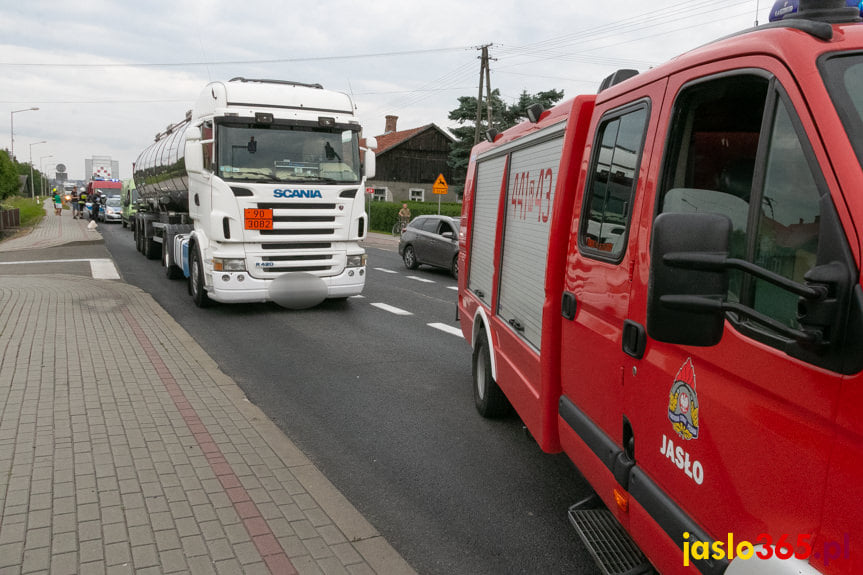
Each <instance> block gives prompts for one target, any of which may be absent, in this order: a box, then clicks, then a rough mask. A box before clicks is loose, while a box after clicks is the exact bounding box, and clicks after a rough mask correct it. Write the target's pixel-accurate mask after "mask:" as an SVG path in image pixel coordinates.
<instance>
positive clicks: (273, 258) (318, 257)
mask: <svg viewBox="0 0 863 575" xmlns="http://www.w3.org/2000/svg"><path fill="white" fill-rule="evenodd" d="M331 259H333V254H308V255H304V256H264V257H262V258H261V261H265V262H305V261H314V260H331Z"/></svg>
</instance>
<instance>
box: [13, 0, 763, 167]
mask: <svg viewBox="0 0 863 575" xmlns="http://www.w3.org/2000/svg"><path fill="white" fill-rule="evenodd" d="M772 3H773V2H772V1H771V0H742V1H737V0H724V1H717V0H690V1H687V2H684V1H679V0H655V1H653V2H637V1H634V0H615V1H614V2H601V1H596V0H575V1H572V2H563V1H560V0H554V1H552V0H530V1H526V0H468V1H455V0H431V1H429V0H423V1H422V2H417V1H415V0H374V1H372V2H356V1H352V2H348V1H345V0H315V1H311V0H310V1H307V2H299V1H297V0H287V1H285V0H282V1H276V0H244V1H239V2H238V1H236V0H232V1H223V0H147V1H146V2H129V1H128V0H113V1H108V0H76V1H75V2H68V1H53V0H51V1H48V0H0V149H3V148H5V149H7V150H9V149H10V148H11V146H12V142H11V134H12V133H14V154H15V157H16V158H17V159H18V161H19V162H30V161H31V158H32V164H33V165H34V166H35V167H36V169H40V168H44V171H45V172H46V173H47V174H48V175H49V176H53V173H54V168H55V166H56V165H57V164H63V165H64V166H65V167H66V172H67V174H68V177H69V178H70V179H75V180H80V179H84V177H85V174H84V160H85V159H87V158H91V157H93V156H110V157H111V158H112V159H113V160H116V161H118V162H119V166H120V174H119V176H120V177H121V178H128V177H130V176H131V171H132V163H133V162H134V161H135V159H136V158H137V156H138V154H139V153H140V152H141V151H142V150H143V149H144V148H146V147H147V146H148V145H149V144H150V143H151V142H152V141H153V138H154V136H155V135H156V133H158V132H160V131H162V130H164V129H165V128H166V127H167V126H168V125H170V124H173V123H176V122H178V121H180V120H181V119H182V118H183V117H184V115H185V113H186V111H187V110H189V109H190V108H191V107H192V104H193V102H194V100H195V99H196V98H197V95H198V94H199V93H200V91H201V90H202V89H203V88H204V86H206V84H207V83H208V82H211V81H226V80H230V79H231V78H234V77H237V76H242V77H246V78H268V79H278V80H292V81H298V82H305V83H320V84H322V85H323V86H324V87H325V88H327V89H331V90H337V91H340V92H345V93H347V94H350V95H351V96H352V98H353V101H354V104H355V106H356V108H357V113H358V115H359V119H360V122H361V124H362V126H363V135H364V136H377V135H380V134H382V133H383V132H384V122H385V117H386V116H387V115H394V116H398V124H397V129H399V130H404V129H409V128H415V127H419V126H424V125H427V124H430V123H434V124H437V125H438V126H440V127H441V128H445V129H446V128H451V127H455V126H457V124H455V123H454V122H453V121H451V120H449V119H448V114H449V112H450V111H451V110H453V109H455V108H457V107H458V98H459V97H460V96H473V97H476V95H477V91H478V88H479V71H480V60H479V56H480V47H481V46H482V45H490V47H489V55H490V57H491V58H492V61H491V87H492V88H493V89H498V90H500V94H501V96H502V97H503V99H504V101H506V102H507V103H513V102H515V101H516V100H517V99H518V97H519V95H520V94H521V93H522V92H525V91H526V92H528V93H536V92H540V91H545V90H551V89H556V90H563V91H564V94H565V96H564V97H565V98H571V97H574V96H576V95H578V94H583V93H595V92H596V90H597V88H598V86H599V83H600V82H601V81H602V79H603V78H604V77H605V76H607V75H609V74H611V73H612V72H614V71H615V70H617V69H620V68H634V69H636V70H639V71H644V70H647V69H649V68H650V67H653V66H656V65H658V64H661V63H662V62H665V61H667V60H669V59H671V58H673V57H674V56H676V55H677V54H680V53H682V52H685V51H687V50H691V49H693V48H696V47H698V46H699V45H702V44H704V43H706V42H708V41H710V40H713V39H716V38H719V37H722V36H724V35H727V34H730V33H733V32H736V31H739V30H743V29H746V28H749V27H751V26H753V25H754V24H755V23H756V21H757V22H758V23H762V24H763V23H765V22H766V21H767V15H768V13H769V10H770V7H771V5H772ZM34 107H37V108H39V109H38V110H29V108H34ZM19 110H22V111H19ZM40 142H44V143H40Z"/></svg>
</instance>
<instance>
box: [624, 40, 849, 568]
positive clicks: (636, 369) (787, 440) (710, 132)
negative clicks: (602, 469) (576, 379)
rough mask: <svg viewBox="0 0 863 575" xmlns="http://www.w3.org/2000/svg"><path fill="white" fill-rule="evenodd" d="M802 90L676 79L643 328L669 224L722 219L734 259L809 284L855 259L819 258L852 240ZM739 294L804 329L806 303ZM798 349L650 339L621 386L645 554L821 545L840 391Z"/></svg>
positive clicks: (715, 67)
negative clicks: (657, 542) (687, 545)
mask: <svg viewBox="0 0 863 575" xmlns="http://www.w3.org/2000/svg"><path fill="white" fill-rule="evenodd" d="M797 86H798V85H797V82H796V81H795V80H794V79H793V78H792V77H790V75H789V74H788V72H787V70H786V68H785V67H784V66H781V65H780V64H779V63H777V62H775V61H774V60H772V59H770V58H766V57H760V56H758V57H756V56H753V57H748V58H740V59H737V60H734V61H730V60H726V61H717V62H715V63H712V64H709V65H705V66H703V67H701V69H697V70H692V69H690V70H686V71H685V72H683V73H681V74H679V75H678V76H671V77H670V78H669V83H668V91H667V94H668V96H667V98H666V102H665V109H664V110H663V111H662V116H661V117H662V118H663V124H662V125H661V126H660V132H659V133H657V137H656V140H655V146H656V151H655V152H654V153H653V154H652V157H653V159H654V161H657V162H661V164H658V165H657V166H656V168H655V169H654V168H651V175H650V184H649V185H651V188H653V189H654V190H655V191H656V194H657V198H656V200H655V201H653V200H652V201H650V202H646V203H644V204H643V205H642V206H641V209H642V210H643V212H642V216H641V218H640V221H641V222H642V223H643V226H644V228H643V229H642V230H640V231H639V233H638V238H637V244H636V245H634V246H630V247H631V248H632V247H634V248H635V249H634V250H633V252H635V253H639V254H644V257H643V259H642V260H641V261H640V262H639V265H638V267H637V269H636V272H635V273H634V274H633V283H632V290H633V291H632V300H631V305H630V320H632V321H635V322H636V323H639V324H642V325H648V322H647V318H646V310H647V305H648V304H647V301H648V292H649V289H650V286H651V283H650V282H651V280H652V278H651V275H650V273H651V272H650V271H649V270H651V269H652V268H649V267H648V266H649V265H652V264H654V263H656V262H650V264H648V262H647V260H648V259H649V257H652V256H648V254H650V253H651V252H650V250H651V246H652V241H653V239H654V238H652V234H653V232H652V230H651V228H650V227H649V226H652V224H653V221H654V218H655V217H656V216H657V215H658V214H665V213H676V214H695V213H704V212H708V213H718V214H722V215H723V216H725V217H727V218H728V220H730V223H731V234H730V241H729V242H728V244H729V256H730V257H734V258H741V259H745V260H748V261H750V262H751V263H753V264H755V265H756V266H759V267H761V268H764V269H768V270H770V271H771V272H774V273H777V274H779V275H781V276H784V277H786V278H788V279H790V280H792V281H794V282H798V283H800V284H805V283H806V281H807V280H806V279H804V275H806V273H807V272H809V271H810V270H811V269H813V268H814V267H815V266H817V265H821V264H822V263H827V262H828V261H835V260H841V259H843V257H844V256H843V255H842V253H843V249H841V247H839V246H838V244H837V246H836V248H834V246H833V245H828V246H826V247H825V246H819V239H821V238H823V237H825V230H826V229H827V227H828V226H835V227H836V228H838V229H839V235H840V236H841V235H842V234H841V224H839V223H838V222H839V218H838V217H837V216H836V212H835V208H834V207H833V203H832V202H831V200H830V197H831V191H830V188H831V187H834V186H835V185H836V184H835V179H834V176H833V175H832V174H831V173H830V172H829V165H828V166H827V167H826V169H825V165H824V164H820V163H819V161H818V158H819V157H820V158H825V157H827V155H826V153H825V152H824V150H823V149H822V148H821V146H822V142H821V141H820V139H819V136H818V132H817V130H816V129H815V127H814V123H813V120H812V118H811V117H810V116H809V115H808V106H807V104H806V99H805V98H804V97H803V95H802V94H801V93H800V92H799V90H798V87H797ZM654 178H655V179H654ZM654 183H655V185H652V184H654ZM698 233H705V232H704V231H703V230H701V231H700V232H696V233H695V234H694V236H697V235H698ZM830 236H831V237H832V238H836V235H835V234H834V233H833V232H831V233H830ZM843 239H844V237H843ZM683 243H684V245H685V243H686V242H685V241H684V242H683ZM694 243H696V242H695V241H694V238H693V241H692V242H691V244H694ZM824 243H825V244H826V243H827V242H824ZM829 243H830V244H833V243H834V242H832V241H831V242H829ZM839 243H841V242H839ZM687 249H694V248H687ZM831 250H832V251H833V253H829V252H830V251H831ZM844 251H846V252H847V249H845V250H844ZM656 259H660V258H659V257H657V258H656ZM851 267H853V264H852V266H851ZM727 278H728V291H727V294H724V296H723V297H724V299H725V300H726V301H730V302H738V303H740V304H743V305H745V306H748V307H750V308H752V309H754V310H756V311H758V312H760V313H762V314H765V315H767V316H769V317H770V318H772V319H773V320H775V321H776V322H779V323H781V324H783V325H785V326H788V327H790V328H793V329H800V326H799V324H798V321H797V313H798V302H799V296H797V295H795V294H793V293H790V292H789V291H788V290H786V289H782V288H780V287H777V286H776V285H774V284H771V283H768V282H767V281H764V280H762V279H756V278H755V277H754V276H752V275H750V274H745V273H743V272H739V271H734V270H732V271H729V272H728V275H727ZM648 327H649V325H648ZM793 347H794V344H793V342H792V341H791V338H790V337H788V336H787V335H784V334H782V333H779V332H777V331H775V330H774V329H771V328H770V327H767V326H765V325H763V324H760V323H758V322H755V321H753V320H752V319H751V318H746V317H743V316H740V315H736V314H726V316H725V321H724V332H723V333H722V335H721V340H719V343H718V344H716V345H709V344H706V345H705V344H704V343H702V344H699V345H697V346H696V345H680V344H674V343H664V342H660V341H656V340H655V339H652V338H650V329H648V340H647V345H646V353H645V355H644V357H643V359H640V360H639V359H635V358H630V357H628V356H627V359H626V360H625V361H624V362H623V365H624V369H623V379H622V381H621V382H620V385H619V386H618V387H619V388H620V389H622V390H623V394H624V399H623V402H622V404H623V405H624V413H623V415H624V417H625V418H626V420H627V422H628V425H630V426H631V435H630V437H631V442H632V447H631V451H632V452H633V454H634V463H635V467H634V474H633V477H635V475H637V476H638V479H639V481H638V484H639V487H638V490H637V492H636V491H630V494H631V496H632V499H633V500H634V501H635V505H633V506H631V509H635V510H636V511H634V512H633V511H631V512H630V515H631V517H630V521H631V522H630V528H631V531H632V533H633V534H634V535H635V536H636V538H637V539H638V538H639V537H656V536H657V534H658V533H659V534H661V533H662V532H663V531H664V532H665V535H666V536H667V537H668V541H669V543H674V544H675V545H676V546H677V547H678V548H680V547H681V546H682V541H683V539H682V538H683V533H684V532H688V533H698V534H700V535H698V537H693V539H692V540H695V539H700V538H702V537H703V536H707V537H709V538H712V539H713V540H715V541H725V542H727V541H728V538H729V537H730V536H733V538H734V539H735V540H737V541H742V540H746V541H751V542H752V543H753V544H754V545H757V544H759V543H767V542H766V541H765V540H764V539H763V538H762V539H759V537H760V536H762V535H766V536H767V537H770V538H772V543H773V544H776V543H777V542H778V541H779V539H780V538H781V536H782V535H783V534H786V535H788V537H789V538H790V544H791V545H792V546H794V547H797V546H798V545H802V544H805V543H807V541H808V543H809V544H814V543H815V537H816V534H817V533H818V532H819V528H820V522H821V519H822V513H823V502H822V498H823V496H824V486H825V483H826V476H827V471H828V466H829V453H830V450H829V449H828V448H827V447H826V446H829V445H830V444H831V442H832V437H833V435H834V424H833V418H834V414H835V412H836V411H835V410H836V409H837V399H838V394H839V390H840V387H841V383H842V376H841V375H839V374H838V373H831V371H830V370H826V369H824V368H823V367H820V366H817V365H814V364H813V363H811V362H810V361H808V360H807V359H806V358H805V357H802V356H801V358H796V357H791V356H790V355H789V351H788V350H790V349H792V348H793ZM619 415H620V414H618V418H619ZM608 417H609V419H612V417H613V416H611V415H609V416H608ZM614 424H616V425H617V426H618V427H619V426H620V425H621V422H620V421H619V420H618V421H616V422H614V421H609V423H607V425H609V426H611V425H614ZM663 500H665V501H666V503H667V505H664V504H660V503H659V502H660V501H663ZM792 508H793V512H789V510H790V509H792ZM639 510H640V511H641V512H642V513H638V511H639ZM671 514H676V517H677V518H678V519H679V521H674V520H670V519H669V518H670V517H671ZM681 518H682V519H681ZM807 534H808V535H809V539H808V540H806V539H805V538H806V537H807ZM801 538H802V539H801ZM692 540H691V541H692ZM708 543H709V541H708ZM671 551H676V552H677V553H679V552H680V551H679V549H677V550H675V549H673V548H672V549H671V550H670V552H671ZM677 558H678V559H679V555H677ZM672 563H673V564H674V565H675V569H677V568H679V567H678V566H679V562H678V561H677V559H675V560H674V561H673V562H672ZM660 569H662V568H661V567H660ZM663 571H664V569H663Z"/></svg>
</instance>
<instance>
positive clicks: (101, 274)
mask: <svg viewBox="0 0 863 575" xmlns="http://www.w3.org/2000/svg"><path fill="white" fill-rule="evenodd" d="M67 262H88V263H89V264H90V273H91V274H92V275H93V278H94V279H97V280H118V279H120V274H119V273H118V272H117V268H116V267H115V266H114V262H113V260H110V259H106V258H99V259H71V260H33V261H25V262H0V265H7V266H8V265H19V264H63V263H67Z"/></svg>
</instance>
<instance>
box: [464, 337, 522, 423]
mask: <svg viewBox="0 0 863 575" xmlns="http://www.w3.org/2000/svg"><path fill="white" fill-rule="evenodd" d="M490 353H491V350H490V348H489V345H488V339H487V338H486V335H485V331H480V332H479V336H478V337H477V341H476V346H475V347H474V348H473V366H472V367H473V369H472V371H473V401H474V405H475V406H476V410H477V411H478V412H479V414H480V415H481V416H483V417H486V418H489V419H491V418H496V417H502V416H504V415H507V414H508V413H509V412H510V410H511V409H512V406H511V405H510V403H509V400H508V399H507V398H506V395H504V393H503V391H501V389H500V387H498V385H497V382H495V380H494V379H493V378H492V376H491V355H490Z"/></svg>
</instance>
